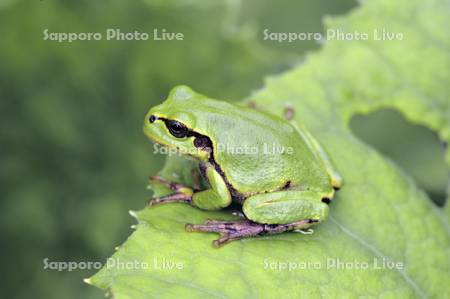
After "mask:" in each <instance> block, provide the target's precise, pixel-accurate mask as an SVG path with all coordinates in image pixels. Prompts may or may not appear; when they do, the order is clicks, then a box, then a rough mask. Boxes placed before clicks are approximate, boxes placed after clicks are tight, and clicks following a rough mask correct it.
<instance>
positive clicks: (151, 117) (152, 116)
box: [148, 115, 156, 123]
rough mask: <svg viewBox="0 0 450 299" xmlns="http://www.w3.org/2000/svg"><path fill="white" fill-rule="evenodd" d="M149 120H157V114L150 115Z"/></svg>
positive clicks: (151, 121) (152, 121)
mask: <svg viewBox="0 0 450 299" xmlns="http://www.w3.org/2000/svg"><path fill="white" fill-rule="evenodd" d="M148 120H149V121H150V123H154V122H155V120H156V116H154V115H150V117H149V119H148Z"/></svg>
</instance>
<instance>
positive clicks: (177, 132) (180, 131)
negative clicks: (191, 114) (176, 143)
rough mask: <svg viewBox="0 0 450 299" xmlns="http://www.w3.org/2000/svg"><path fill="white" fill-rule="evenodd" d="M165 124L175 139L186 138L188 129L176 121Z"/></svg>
mask: <svg viewBox="0 0 450 299" xmlns="http://www.w3.org/2000/svg"><path fill="white" fill-rule="evenodd" d="M165 123H166V127H167V129H169V132H170V134H172V135H173V136H175V137H177V138H183V137H186V136H187V135H188V133H189V130H188V128H187V127H186V126H185V125H183V124H182V123H180V122H178V121H176V120H167V121H166V122H165Z"/></svg>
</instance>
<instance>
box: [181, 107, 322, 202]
mask: <svg viewBox="0 0 450 299" xmlns="http://www.w3.org/2000/svg"><path fill="white" fill-rule="evenodd" d="M201 101H203V103H202V107H203V109H202V113H201V114H200V113H199V114H200V115H198V114H197V126H196V127H199V128H205V129H204V131H203V132H199V133H201V134H204V135H206V136H210V137H211V140H212V142H213V147H214V153H213V154H214V159H215V161H216V162H217V164H218V165H220V166H221V168H222V171H223V172H224V174H225V176H226V177H227V179H228V181H229V182H230V183H231V185H232V186H233V187H234V188H235V189H236V190H237V191H239V192H240V193H242V194H244V195H250V194H255V193H262V192H269V191H274V190H279V189H282V188H283V187H286V186H290V187H299V188H304V189H308V188H310V189H312V188H315V189H323V190H325V189H329V188H331V186H330V178H329V177H328V175H327V172H326V170H325V168H324V165H323V163H322V161H320V160H319V159H318V158H317V157H316V156H315V155H314V153H313V152H312V150H311V149H310V147H309V146H308V145H307V142H306V141H305V140H304V139H303V138H302V136H301V134H299V132H298V131H297V129H296V128H295V127H294V126H293V125H291V124H290V123H289V122H288V121H286V120H284V119H282V118H279V117H277V116H274V115H270V114H267V113H263V112H260V111H257V110H255V109H251V108H248V107H243V106H237V105H234V104H230V103H227V102H222V101H216V100H211V99H201ZM190 110H191V112H192V113H195V107H192V108H191V109H190Z"/></svg>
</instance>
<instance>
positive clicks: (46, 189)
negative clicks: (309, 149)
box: [0, 0, 448, 298]
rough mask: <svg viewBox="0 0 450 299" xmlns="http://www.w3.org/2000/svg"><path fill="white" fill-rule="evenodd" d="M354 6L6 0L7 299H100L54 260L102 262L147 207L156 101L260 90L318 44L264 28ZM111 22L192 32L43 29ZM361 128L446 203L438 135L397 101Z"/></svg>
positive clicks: (344, 1) (343, 1)
mask: <svg viewBox="0 0 450 299" xmlns="http://www.w3.org/2000/svg"><path fill="white" fill-rule="evenodd" d="M355 6H356V3H355V2H353V1H350V0H340V1H326V0H320V1H314V2H312V1H307V0H302V1H285V0H283V1H276V2H275V1H259V0H250V1H237V0H236V1H231V0H230V1H223V2H219V1H206V0H204V1H193V0H191V1H187V0H186V1H175V0H171V1H168V0H164V1H163V0H158V1H150V0H147V1H144V0H141V1H133V2H127V1H122V0H120V1H119V0H117V1H87V0H85V1H67V0H66V1H50V0H42V1H33V2H30V1H19V0H7V1H5V0H3V1H1V0H0V37H1V42H0V67H1V68H0V118H1V128H2V130H1V134H0V141H1V156H0V159H1V160H0V190H1V199H0V205H1V209H0V232H1V236H0V242H1V243H0V244H1V248H2V250H1V253H2V254H1V257H0V258H1V262H2V267H1V270H0V271H2V273H1V277H2V280H1V281H0V285H1V289H2V297H3V298H103V297H104V295H103V293H102V292H101V291H99V290H96V289H94V288H92V287H89V286H87V285H85V284H84V283H83V282H82V278H84V277H88V276H90V275H92V274H93V273H94V272H96V270H95V269H90V270H75V271H72V272H68V271H62V272H58V271H54V270H48V269H47V270H44V269H43V266H44V263H43V259H44V258H49V261H93V262H98V261H99V262H105V259H106V258H107V257H108V256H110V255H111V254H112V252H113V250H114V249H113V248H114V247H115V246H117V245H120V244H121V243H122V242H123V241H124V240H125V239H126V237H127V236H128V235H129V234H130V225H132V224H133V222H134V220H133V219H132V218H131V217H130V216H129V215H128V210H130V209H132V210H137V209H141V208H142V207H144V204H145V202H146V200H147V199H148V197H149V196H150V195H151V194H150V193H149V191H148V190H146V188H145V187H146V184H147V177H148V175H149V174H153V173H155V172H156V171H157V170H158V169H159V168H160V167H161V166H162V163H163V160H164V157H163V156H155V155H153V154H152V151H153V147H152V145H151V143H150V142H149V141H148V140H147V139H146V138H145V136H144V135H143V134H142V133H141V125H142V121H143V117H144V115H145V113H146V111H147V110H148V108H149V107H151V106H152V105H155V104H156V103H158V102H160V101H162V100H163V99H164V97H165V96H166V95H167V92H168V91H169V89H170V88H171V87H173V86H174V85H177V84H187V85H190V86H191V87H193V88H194V89H196V90H198V91H200V92H202V93H205V94H208V95H210V96H212V97H215V98H219V99H228V100H232V101H237V100H240V99H242V98H244V97H246V96H247V95H249V94H250V92H251V91H252V90H255V89H258V88H260V87H262V84H263V81H262V80H263V77H264V76H266V75H270V74H277V73H280V72H282V71H284V70H286V69H288V68H289V67H291V66H293V65H295V64H298V63H301V62H302V59H303V57H304V53H305V52H306V51H311V50H314V49H318V48H319V47H320V45H319V44H318V43H317V42H314V41H303V42H295V43H291V44H289V43H277V42H274V41H264V40H263V34H262V32H263V30H264V29H265V28H268V29H270V31H272V32H322V31H323V27H322V18H323V16H325V15H336V14H343V13H346V12H347V11H349V10H350V9H351V8H352V7H355ZM107 28H119V29H120V30H121V31H123V32H129V31H134V30H138V31H140V32H148V33H151V32H152V31H153V29H154V28H157V29H162V28H165V29H166V30H167V31H170V32H182V33H183V34H184V41H152V40H148V41H106V40H102V41H75V42H72V43H67V42H66V43H58V42H57V41H44V40H43V30H44V29H48V30H49V32H102V33H104V32H105V30H106V29H107ZM381 124H382V125H383V126H386V127H384V128H388V129H380V125H381ZM352 128H353V129H354V131H355V133H356V134H357V135H358V136H360V137H361V139H363V140H364V141H365V142H368V143H371V144H373V145H374V146H375V147H376V148H377V149H378V150H379V151H380V152H382V153H384V154H386V155H387V156H390V157H391V158H392V159H393V160H395V161H396V162H397V163H398V164H399V165H401V167H403V169H404V170H405V171H406V172H408V173H410V174H412V175H413V176H414V178H415V179H416V181H417V182H418V183H419V184H420V185H421V186H422V187H423V188H425V189H426V190H427V191H428V192H429V193H430V194H431V195H432V197H433V199H434V200H436V201H437V202H439V203H442V201H443V198H444V193H445V191H444V190H445V186H446V183H447V181H448V173H447V171H446V169H445V166H444V162H443V161H444V160H443V147H442V145H440V144H439V141H438V140H437V138H436V137H435V136H434V135H433V133H432V132H430V131H429V130H427V129H425V128H421V127H416V126H414V125H412V124H408V123H407V122H406V121H405V120H404V119H403V118H402V117H401V116H400V115H399V114H398V113H396V112H392V111H385V112H380V113H375V114H374V115H371V116H369V117H356V118H355V119H354V120H353V121H352ZM387 133H389V134H387ZM418 161H419V162H420V163H419V162H418ZM424 169H426V171H423V170H424ZM425 172H426V173H425Z"/></svg>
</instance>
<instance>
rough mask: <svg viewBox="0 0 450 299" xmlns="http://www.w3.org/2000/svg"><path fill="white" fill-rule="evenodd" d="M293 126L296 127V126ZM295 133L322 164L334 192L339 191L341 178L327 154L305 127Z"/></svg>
mask: <svg viewBox="0 0 450 299" xmlns="http://www.w3.org/2000/svg"><path fill="white" fill-rule="evenodd" d="M294 126H295V127H296V125H294ZM297 131H298V132H299V134H300V135H301V136H302V138H303V140H305V141H306V143H307V144H308V147H309V148H310V149H311V150H312V151H313V153H314V154H315V155H316V157H317V158H319V159H320V160H321V161H322V162H323V164H324V166H325V169H326V170H327V172H328V175H329V176H330V178H331V185H332V186H333V188H334V189H336V190H338V189H340V188H341V187H342V177H341V175H340V174H339V173H338V172H337V171H336V169H335V167H334V165H333V163H332V162H331V159H330V157H329V156H328V154H327V152H326V151H325V150H324V148H323V147H322V146H321V145H320V143H319V142H318V141H317V140H316V139H315V138H314V137H313V136H312V135H311V133H310V132H309V131H308V130H307V129H306V128H305V127H303V126H302V127H301V130H300V129H297Z"/></svg>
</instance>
